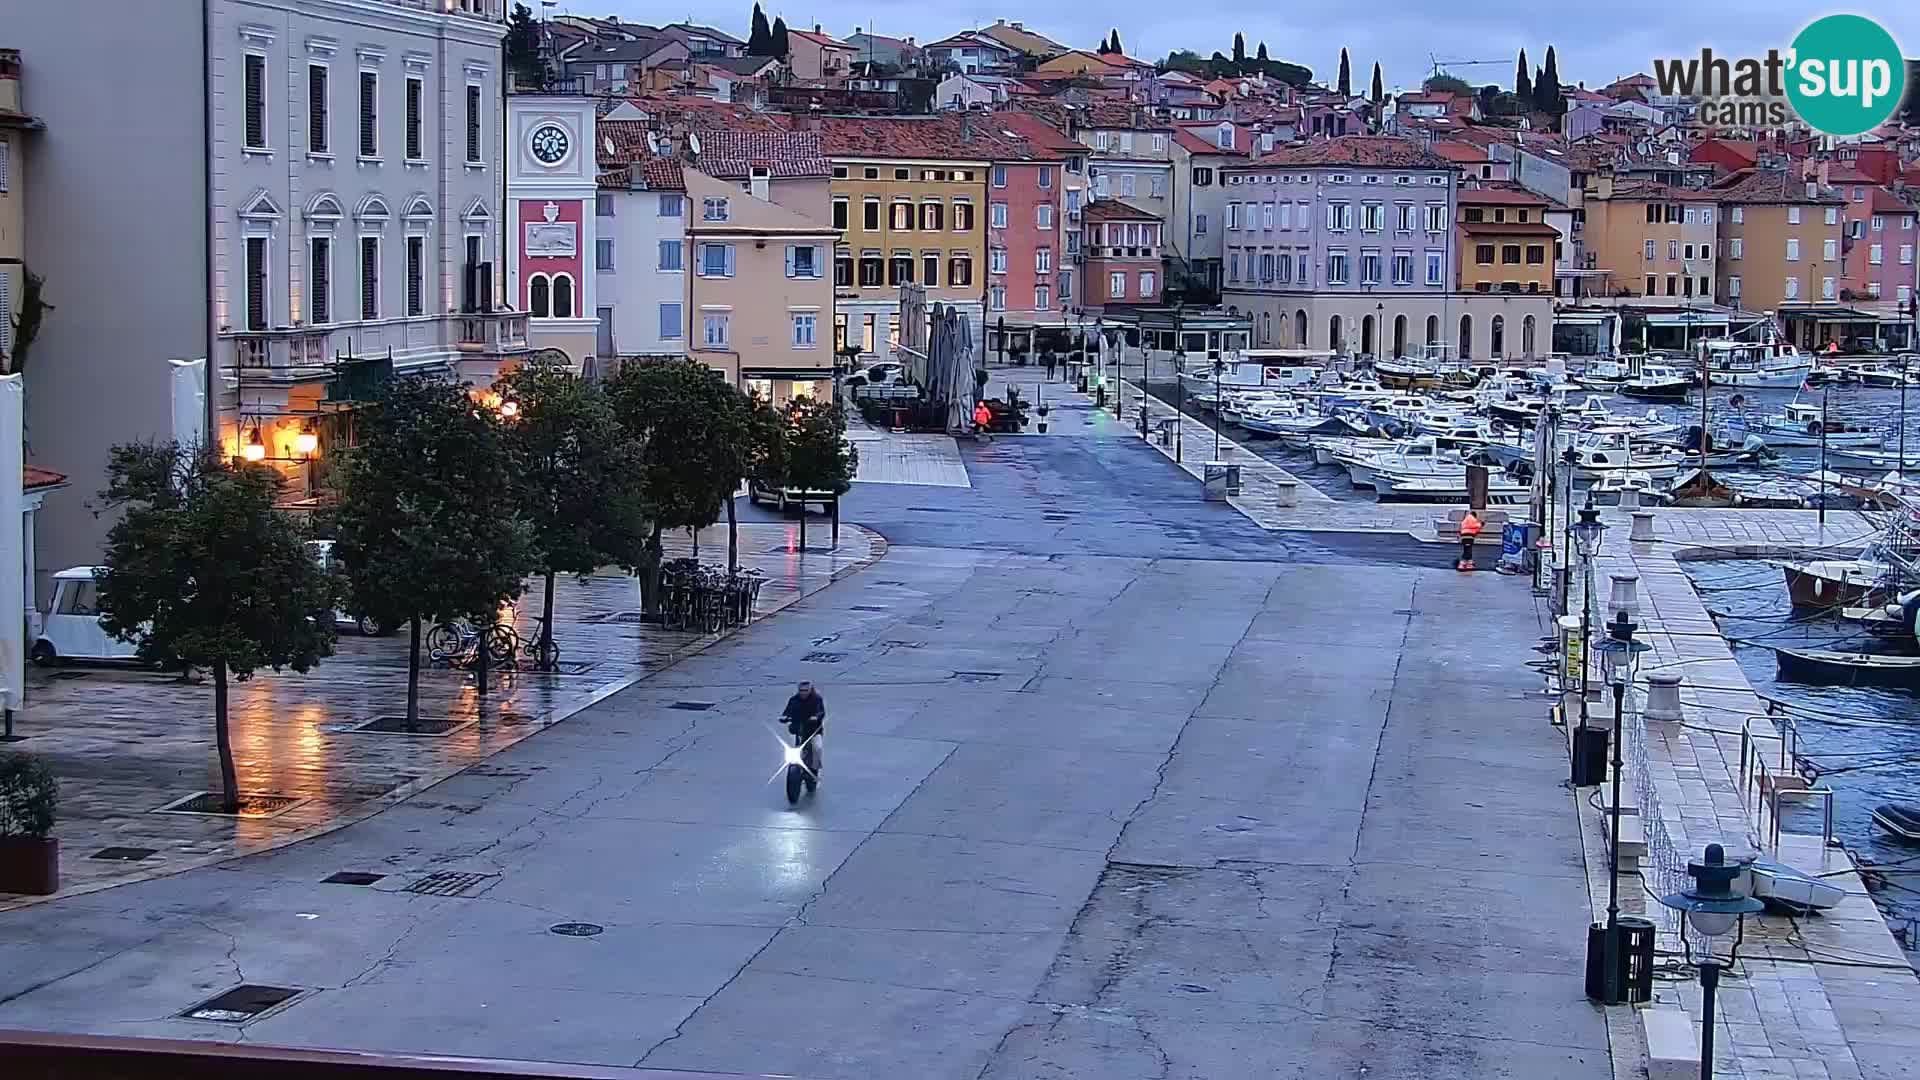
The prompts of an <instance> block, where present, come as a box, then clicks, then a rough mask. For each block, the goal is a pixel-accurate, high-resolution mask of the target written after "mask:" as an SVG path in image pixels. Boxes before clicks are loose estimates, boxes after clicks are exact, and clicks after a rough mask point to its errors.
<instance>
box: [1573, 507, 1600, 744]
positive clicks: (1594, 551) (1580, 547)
mask: <svg viewBox="0 0 1920 1080" xmlns="http://www.w3.org/2000/svg"><path fill="white" fill-rule="evenodd" d="M1567 486H1568V488H1569V489H1571V488H1572V486H1573V477H1572V473H1571V472H1569V473H1568V477H1567ZM1567 531H1568V532H1570V533H1572V534H1573V550H1574V551H1575V552H1576V553H1578V554H1579V556H1580V566H1581V578H1580V726H1581V727H1582V728H1585V727H1586V726H1587V662H1588V659H1589V657H1590V656H1591V652H1590V651H1589V648H1588V642H1589V640H1590V639H1591V638H1592V636H1593V560H1594V559H1595V558H1597V557H1598V556H1599V554H1600V544H1601V542H1602V541H1603V540H1604V539H1606V532H1607V526H1606V525H1605V524H1604V523H1603V522H1601V520H1600V509H1599V508H1598V507H1596V506H1594V505H1593V489H1591V488H1589V489H1587V505H1585V506H1583V507H1581V508H1580V520H1578V521H1576V522H1574V523H1573V524H1572V525H1571V526H1569V527H1568V529H1567Z"/></svg>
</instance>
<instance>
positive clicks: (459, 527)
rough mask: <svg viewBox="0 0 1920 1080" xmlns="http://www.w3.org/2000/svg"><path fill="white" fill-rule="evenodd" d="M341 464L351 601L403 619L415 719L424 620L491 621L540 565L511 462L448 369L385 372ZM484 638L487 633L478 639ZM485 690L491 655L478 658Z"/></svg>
mask: <svg viewBox="0 0 1920 1080" xmlns="http://www.w3.org/2000/svg"><path fill="white" fill-rule="evenodd" d="M360 433H361V443H360V445H359V446H358V447H357V448H355V449H354V450H353V451H352V452H351V455H350V456H349V457H348V460H347V463H346V466H345V468H344V469H343V472H342V488H343V490H342V492H341V496H340V503H339V506H338V507H337V508H336V510H335V521H334V523H333V524H334V527H335V531H336V536H337V542H336V544H335V547H334V553H335V554H336V555H338V556H339V558H340V560H341V562H343V563H344V564H345V565H346V572H347V584H348V591H349V594H350V596H351V599H352V606H351V608H350V609H349V610H352V611H355V612H358V613H361V614H367V615H372V616H374V617H375V618H377V619H379V620H380V622H382V623H383V624H385V625H387V626H399V625H400V624H401V623H403V622H404V623H406V624H407V625H408V628H409V639H410V640H409V646H408V652H407V719H408V720H416V719H418V718H419V715H420V634H421V624H422V623H423V622H429V621H430V622H452V621H453V620H455V619H466V620H468V621H469V622H470V623H471V624H472V625H474V626H475V627H479V628H484V627H488V626H491V625H493V624H494V623H495V622H496V621H498V618H499V614H498V613H499V611H500V607H501V605H502V604H505V603H507V602H508V601H511V600H513V599H514V598H515V597H517V596H519V595H520V593H521V591H522V590H523V589H524V588H525V587H526V577H527V575H528V574H529V573H531V572H532V571H533V569H534V562H533V548H532V544H531V542H530V536H531V530H530V529H529V528H528V526H527V522H526V520H525V518H524V517H522V510H523V508H522V506H521V504H520V500H521V496H522V489H521V487H520V483H519V478H518V477H516V476H515V474H514V468H515V462H514V460H513V457H512V455H511V453H509V451H508V447H507V440H506V438H505V437H504V435H503V434H502V432H501V420H500V418H499V416H498V414H496V413H495V412H494V410H492V409H488V408H484V407H482V406H481V405H480V404H479V403H478V402H476V401H475V400H474V397H473V394H472V393H471V392H470V389H469V387H467V386H466V385H465V384H462V383H456V382H454V381H453V380H451V379H447V378H441V377H434V376H426V375H412V376H404V377H400V378H394V379H390V380H388V382H387V384H386V385H385V386H384V387H382V388H381V392H380V394H379V397H378V400H376V401H375V402H373V403H372V404H370V405H368V406H366V407H365V408H364V409H363V410H362V415H361V417H360ZM482 640H484V638H483V639H482ZM475 674H476V681H477V683H478V686H479V689H480V690H481V692H482V693H484V692H485V690H486V665H485V664H481V665H479V666H478V668H477V669H476V672H475Z"/></svg>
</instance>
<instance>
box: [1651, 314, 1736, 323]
mask: <svg viewBox="0 0 1920 1080" xmlns="http://www.w3.org/2000/svg"><path fill="white" fill-rule="evenodd" d="M1646 318H1647V325H1648V326H1681V327H1686V326H1725V325H1727V324H1728V323H1729V322H1731V321H1732V316H1730V315H1727V314H1726V313H1724V312H1715V311H1696V312H1693V313H1692V314H1690V315H1689V314H1687V313H1685V312H1679V313H1673V312H1655V313H1653V314H1650V315H1648V316H1647V317H1646Z"/></svg>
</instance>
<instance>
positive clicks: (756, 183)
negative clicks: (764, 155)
mask: <svg viewBox="0 0 1920 1080" xmlns="http://www.w3.org/2000/svg"><path fill="white" fill-rule="evenodd" d="M772 175H773V174H772V172H771V171H770V170H769V169H768V168H767V167H766V166H765V165H750V166H748V167H747V190H748V191H750V192H752V194H753V197H754V198H756V199H759V200H760V201H761V202H767V201H768V195H767V188H768V187H769V184H770V181H771V179H772Z"/></svg>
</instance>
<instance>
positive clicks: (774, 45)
mask: <svg viewBox="0 0 1920 1080" xmlns="http://www.w3.org/2000/svg"><path fill="white" fill-rule="evenodd" d="M767 38H768V41H769V42H770V44H769V46H768V48H767V54H768V55H770V56H777V57H779V58H780V59H782V60H785V59H786V58H787V56H788V54H789V53H790V52H791V50H792V45H791V43H789V42H788V41H787V20H786V19H784V18H782V17H780V16H778V15H776V16H774V17H773V30H772V31H771V32H769V33H768V35H767Z"/></svg>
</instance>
